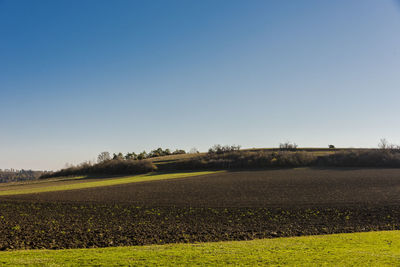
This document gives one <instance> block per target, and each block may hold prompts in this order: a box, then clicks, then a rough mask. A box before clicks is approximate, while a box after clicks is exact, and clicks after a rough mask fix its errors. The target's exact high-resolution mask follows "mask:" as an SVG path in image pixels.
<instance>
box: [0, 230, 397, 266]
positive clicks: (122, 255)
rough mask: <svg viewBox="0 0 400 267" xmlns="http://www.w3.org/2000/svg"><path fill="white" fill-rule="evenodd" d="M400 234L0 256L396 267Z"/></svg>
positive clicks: (4, 255)
mask: <svg viewBox="0 0 400 267" xmlns="http://www.w3.org/2000/svg"><path fill="white" fill-rule="evenodd" d="M399 240H400V231H387V232H369V233H355V234H336V235H323V236H307V237H292V238H277V239H261V240H253V241H234V242H216V243H200V244H171V245H152V246H135V247H117V248H101V249H71V250H58V251H54V250H28V251H12V252H0V264H4V265H6V264H8V265H13V266H15V265H30V266H32V265H37V266H39V265H40V266H43V265H47V266H48V265H51V266H61V265H74V266H82V265H85V266H87V265H102V266H104V265H108V266H110V265H113V266H115V265H119V266H122V265H123V266H128V265H130V266H137V265H145V266H151V265H161V266H176V265H185V266H187V265H202V266H209V265H248V266H254V265H280V266H287V265H290V266H294V265H296V266H310V265H312V266H320V265H334V266H354V265H356V266H385V265H386V266H396V265H398V264H399V262H400V242H399Z"/></svg>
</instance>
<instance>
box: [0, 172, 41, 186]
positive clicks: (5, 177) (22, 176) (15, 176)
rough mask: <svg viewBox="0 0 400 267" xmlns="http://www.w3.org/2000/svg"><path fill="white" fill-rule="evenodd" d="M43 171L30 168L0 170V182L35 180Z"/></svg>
mask: <svg viewBox="0 0 400 267" xmlns="http://www.w3.org/2000/svg"><path fill="white" fill-rule="evenodd" d="M45 173H46V172H43V171H32V170H14V169H12V170H0V183H6V182H20V181H29V180H36V179H38V178H39V177H40V176H41V175H43V174H45Z"/></svg>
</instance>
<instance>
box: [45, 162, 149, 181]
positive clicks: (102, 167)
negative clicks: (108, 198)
mask: <svg viewBox="0 0 400 267" xmlns="http://www.w3.org/2000/svg"><path fill="white" fill-rule="evenodd" d="M155 170H157V167H156V165H154V163H152V162H151V161H149V160H123V159H113V160H106V161H103V162H99V163H97V164H90V163H82V164H81V165H78V166H76V167H69V168H66V169H62V170H60V171H57V172H51V173H46V174H44V175H42V176H41V177H40V178H50V177H61V176H78V175H104V174H105V175H124V174H140V173H147V172H152V171H155Z"/></svg>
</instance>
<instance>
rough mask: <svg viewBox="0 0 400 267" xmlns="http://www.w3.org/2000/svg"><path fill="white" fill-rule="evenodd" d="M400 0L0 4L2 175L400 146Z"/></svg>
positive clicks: (8, 0)
mask: <svg viewBox="0 0 400 267" xmlns="http://www.w3.org/2000/svg"><path fill="white" fill-rule="evenodd" d="M399 99H400V5H399V2H396V1H392V0H359V1H349V0H338V1H320V0H315V1H298V0H288V1H272V0H271V1H267V0H262V1H257V0H251V1H247V0H242V1H233V0H210V1H206V0H201V1H194V0H189V1H188V0H181V1H172V0H168V1H166V0H159V1H154V0H151V1H123V0H120V1H111V0H109V1H100V0H86V1H84V0H79V1H78V0H75V1H74V0H65V1H62V0H58V1H53V0H48V1H42V0H36V1H30V0H27V1H24V0H0V101H1V102H0V123H1V127H0V168H26V169H28V168H33V169H58V168H61V167H63V166H64V164H65V163H67V162H68V163H74V164H76V163H79V162H82V161H84V160H92V159H94V158H96V155H97V154H98V153H99V152H101V151H110V152H128V151H136V152H140V151H142V150H144V149H145V150H146V151H149V150H150V149H153V148H157V147H164V148H166V147H169V148H171V149H175V148H183V149H190V148H192V147H197V148H198V149H199V150H201V151H205V150H207V149H208V147H210V146H212V145H213V144H239V145H242V147H272V146H277V145H278V144H279V143H280V142H283V141H286V140H290V141H294V142H296V143H298V144H299V145H300V146H307V147H327V146H328V144H334V145H336V146H337V147H375V146H377V143H378V142H379V139H380V138H382V137H386V138H387V139H388V140H390V141H392V142H394V143H400V134H399V133H400V124H399V120H400V107H399Z"/></svg>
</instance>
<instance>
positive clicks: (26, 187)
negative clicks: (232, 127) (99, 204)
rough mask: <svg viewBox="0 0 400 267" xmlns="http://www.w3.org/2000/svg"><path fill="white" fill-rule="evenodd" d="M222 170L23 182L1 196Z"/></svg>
mask: <svg viewBox="0 0 400 267" xmlns="http://www.w3.org/2000/svg"><path fill="white" fill-rule="evenodd" d="M218 172H220V171H200V172H179V173H164V174H160V173H150V174H142V175H135V176H128V177H119V178H104V179H100V180H99V179H97V180H95V181H91V180H90V179H87V180H85V181H82V178H80V179H74V178H72V179H71V180H73V181H75V182H73V183H67V182H71V181H70V180H59V181H55V182H54V183H49V184H47V185H45V186H40V185H39V186H37V185H36V184H33V185H34V186H31V185H30V184H29V183H24V184H21V185H20V186H16V185H13V186H10V187H7V188H5V187H4V188H2V189H3V190H1V191H0V196H8V195H20V194H32V193H43V192H53V191H63V190H74V189H83V188H91V187H99V186H111V185H119V184H128V183H137V182H144V181H154V180H166V179H177V178H186V177H193V176H199V175H206V174H213V173H218Z"/></svg>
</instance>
